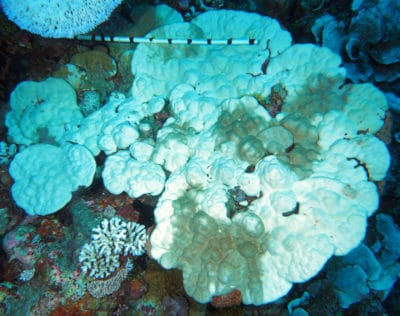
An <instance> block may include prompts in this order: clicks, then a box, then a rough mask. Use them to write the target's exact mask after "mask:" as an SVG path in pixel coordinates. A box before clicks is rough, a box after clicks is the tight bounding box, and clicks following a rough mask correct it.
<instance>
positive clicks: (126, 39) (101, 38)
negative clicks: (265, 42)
mask: <svg viewBox="0 0 400 316" xmlns="http://www.w3.org/2000/svg"><path fill="white" fill-rule="evenodd" d="M75 39H77V40H79V41H96V42H116V43H137V44H139V43H147V44H171V45H172V44H174V45H175V44H181V45H182V44H183V45H256V44H257V40H256V39H254V38H242V39H240V38H237V39H235V38H228V39H211V38H193V39H192V38H155V37H136V36H135V37H134V36H107V35H78V36H75Z"/></svg>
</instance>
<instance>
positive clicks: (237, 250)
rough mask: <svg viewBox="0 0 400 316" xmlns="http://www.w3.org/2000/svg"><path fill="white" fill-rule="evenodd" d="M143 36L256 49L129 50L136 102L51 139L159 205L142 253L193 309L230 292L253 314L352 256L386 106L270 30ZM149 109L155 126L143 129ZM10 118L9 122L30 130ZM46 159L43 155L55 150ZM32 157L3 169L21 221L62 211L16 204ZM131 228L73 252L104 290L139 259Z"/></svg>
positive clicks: (315, 50) (384, 157)
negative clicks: (123, 258) (335, 259)
mask: <svg viewBox="0 0 400 316" xmlns="http://www.w3.org/2000/svg"><path fill="white" fill-rule="evenodd" d="M150 35H151V36H154V37H160V38H173V37H178V38H207V37H209V36H211V35H212V37H215V38H231V37H233V38H248V37H254V38H256V39H257V40H258V41H257V44H255V45H249V46H240V47H236V46H229V45H228V46H211V45H210V46H196V47H194V46H180V47H172V46H168V45H167V46H165V45H161V46H157V45H146V44H140V45H138V46H137V48H135V51H134V53H133V59H132V72H133V74H134V77H135V79H134V81H133V85H132V91H131V92H132V95H131V96H130V97H129V98H125V97H124V96H121V94H118V93H115V94H113V95H112V96H111V97H110V100H109V102H108V103H107V104H105V105H104V106H103V107H102V108H100V109H99V110H97V111H95V112H93V113H92V114H90V115H88V116H87V117H85V118H82V119H80V120H78V121H77V122H75V123H73V122H71V124H70V125H69V126H68V129H67V131H66V132H65V133H64V134H63V135H62V137H61V138H58V137H57V146H60V147H61V148H64V147H65V146H67V145H66V144H68V146H73V147H74V148H75V147H76V146H81V147H82V148H83V147H84V148H86V149H85V150H87V151H90V153H91V154H92V155H93V156H95V155H98V154H99V153H100V152H101V151H103V152H104V153H105V154H106V155H107V158H106V162H105V166H104V169H103V174H102V175H103V180H104V184H105V187H106V188H107V189H108V190H109V191H110V192H111V193H113V194H120V193H122V192H126V193H128V194H129V195H130V196H131V197H138V196H140V195H142V194H151V195H160V194H161V195H160V197H159V200H158V204H157V206H156V209H155V220H156V224H157V225H156V228H155V230H154V232H153V233H152V235H151V238H150V241H151V256H152V257H153V258H154V259H156V260H157V261H158V262H159V263H160V264H161V265H162V266H163V267H165V268H167V269H169V268H179V269H181V270H182V271H183V279H184V286H185V289H186V291H187V293H188V294H189V295H191V296H192V297H193V298H195V299H196V300H198V301H200V302H209V301H210V300H211V299H212V297H213V296H218V295H222V294H227V293H229V292H231V291H232V290H233V289H236V290H239V291H240V293H241V294H242V299H243V302H244V303H245V304H257V305H258V304H263V303H267V302H271V301H274V300H276V299H278V298H279V297H281V296H283V295H285V294H286V293H287V292H288V291H289V290H290V288H291V286H292V284H293V283H295V282H304V281H306V280H308V279H310V278H311V277H313V276H314V275H316V274H317V273H318V272H319V271H320V269H321V268H322V267H323V265H324V264H325V263H326V261H327V260H328V259H329V258H330V257H331V256H332V255H344V254H346V253H348V252H349V251H350V250H351V249H353V248H354V247H356V246H357V245H358V244H359V243H360V241H361V240H362V239H363V237H364V234H365V230H366V223H367V218H368V217H369V216H370V215H372V214H373V212H374V211H375V210H376V209H377V207H378V201H379V195H378V192H377V188H376V185H375V184H374V183H373V181H379V180H382V179H383V178H384V177H385V174H386V172H387V169H388V166H389V162H390V156H389V153H388V150H387V148H386V146H385V144H384V143H383V142H382V141H380V140H379V139H378V138H377V137H375V135H374V134H375V133H376V132H377V131H379V129H380V128H381V127H382V126H383V124H384V119H385V111H386V110H387V103H386V100H385V97H384V95H383V94H382V93H381V92H380V91H379V90H378V89H376V88H375V87H374V86H373V85H371V84H359V85H358V84H345V78H346V74H345V70H344V68H343V67H342V66H341V59H340V57H339V56H337V55H336V54H334V53H333V52H332V51H330V50H329V49H327V48H321V47H317V46H315V45H311V44H304V45H300V44H297V45H292V39H291V36H290V34H289V33H288V32H287V31H285V30H283V29H282V28H281V27H280V25H279V23H278V22H277V21H275V20H273V19H271V18H268V17H262V16H260V15H258V14H254V13H244V12H238V11H236V12H234V11H228V10H218V11H210V12H207V13H204V14H202V15H200V16H198V17H196V18H194V19H193V20H192V21H191V23H174V24H170V25H166V26H163V27H161V28H158V29H156V30H154V31H152V32H151V34H150ZM14 99H15V100H16V99H17V98H14ZM46 100H47V99H46ZM48 100H49V101H48V102H53V101H52V100H53V99H52V98H50V97H49V99H48ZM54 106H55V107H56V106H57V105H56V104H55V105H54ZM11 108H12V111H17V110H18V109H20V108H21V107H18V106H17V105H16V104H11ZM51 108H52V110H53V111H55V108H53V107H51ZM74 109H75V107H73V108H68V109H65V111H70V112H71V113H73V111H75V110H74ZM161 111H165V112H167V113H168V114H169V117H168V118H167V120H166V121H165V122H163V125H162V126H161V127H159V128H158V129H157V130H156V129H155V128H154V127H151V126H150V127H149V124H148V122H149V121H150V119H149V118H153V116H154V115H155V114H157V113H159V112H161ZM20 112H21V111H20ZM10 116H12V115H10ZM13 116H15V114H14V115H13ZM20 116H21V117H19V116H18V118H20V119H19V120H14V121H12V120H9V122H10V124H11V123H12V124H16V125H20V124H21V122H23V121H25V120H26V119H25V118H24V117H23V114H21V115H20ZM40 123H41V121H40ZM9 127H10V126H9ZM17 127H20V126H17ZM17 127H14V128H12V129H10V130H12V131H21V128H17ZM44 127H45V126H43V125H40V126H37V130H39V129H40V130H43V128H44ZM56 130H57V131H58V129H56ZM155 134H156V135H155ZM35 135H36V134H35ZM10 136H11V137H12V136H13V135H10ZM57 136H58V134H57ZM71 143H72V144H74V145H72V144H71ZM77 144H79V145H77ZM34 146H40V145H32V146H31V147H28V148H27V149H25V151H27V150H29V148H32V147H34ZM81 147H80V152H81V151H82V148H81ZM36 148H37V147H36ZM44 149H46V150H47V151H46V152H44V153H43V154H44V155H45V156H46V155H50V154H51V153H52V151H54V149H53V148H44ZM67 153H68V152H67ZM86 154H87V153H86ZM28 156H29V155H28V154H26V155H24V151H23V152H22V153H19V154H17V155H16V158H15V159H14V161H15V162H12V163H11V167H10V171H13V172H11V175H12V176H13V177H14V178H15V179H16V184H14V186H15V189H14V190H13V192H12V193H13V197H14V199H15V200H16V202H17V204H20V205H22V206H25V207H24V208H26V209H27V210H30V211H31V213H33V214H37V215H43V214H49V213H52V212H55V211H57V210H58V207H62V206H63V205H65V203H66V201H65V199H62V200H61V201H59V200H58V196H57V195H53V196H51V197H49V196H46V195H44V192H45V190H43V189H42V190H39V189H36V190H35V195H34V196H35V197H36V199H38V200H40V201H43V200H44V201H46V199H52V200H51V201H50V202H51V203H48V204H49V205H50V206H52V208H51V209H50V210H46V209H37V208H34V207H33V206H30V205H25V204H23V202H24V203H25V199H24V194H25V191H24V190H23V188H24V187H25V185H26V183H25V182H24V181H23V180H21V179H19V178H18V177H16V176H15V175H18V173H17V172H16V171H18V170H19V168H17V167H19V166H22V165H23V166H24V172H25V174H28V175H30V176H31V177H32V179H34V178H35V177H38V174H39V173H40V174H41V173H42V172H43V170H42V169H45V166H42V164H36V165H35V164H34V162H33V161H32V159H30V160H29V159H28V158H27V157H28ZM68 157H70V156H68ZM77 157H79V156H77ZM378 157H379V158H378ZM72 158H73V157H72ZM38 159H39V158H38ZM49 159H50V158H49ZM89 163H92V162H88V164H89ZM37 166H40V167H41V170H40V172H39V171H38V170H37ZM70 168H75V169H74V170H78V171H79V170H80V169H79V168H80V165H78V166H75V164H72V163H71V167H70ZM59 169H60V170H62V169H61V168H59ZM57 170H58V169H57ZM51 174H52V175H53V173H51ZM92 177H93V174H92V173H90V174H87V175H86V176H85V177H84V178H83V179H80V181H81V182H82V183H83V184H85V185H86V184H87V183H88V182H90V181H91V179H92ZM39 183H42V182H39ZM54 186H56V185H54ZM35 188H36V187H35ZM68 189H69V190H70V186H68ZM32 196H33V195H32ZM53 200H54V201H53ZM30 202H31V203H32V204H33V203H35V202H36V201H35V200H34V199H31V200H30ZM44 205H46V204H44ZM31 208H32V209H31ZM135 227H136V228H137V226H135ZM135 227H130V226H128V225H127V224H125V223H123V222H122V221H121V220H119V219H112V220H110V221H108V220H105V221H104V222H103V223H102V224H101V226H100V227H98V228H96V229H95V230H94V234H93V241H92V242H91V243H89V244H87V245H85V246H84V247H83V249H82V252H81V256H80V261H81V264H82V267H83V270H84V271H90V272H89V273H90V275H91V276H94V277H100V278H102V277H106V276H108V275H110V273H112V272H113V271H115V269H116V268H117V267H118V264H119V261H118V256H120V255H124V254H125V253H130V254H137V253H141V252H142V250H143V249H144V248H142V247H143V243H144V241H145V238H144V235H143V234H144V233H143V232H142V230H140V229H139V231H136V230H135V229H136V228H135ZM131 231H133V233H134V234H138V236H140V237H138V239H136V237H135V238H133V239H134V242H133V243H132V242H129V243H128V244H129V245H133V244H135V242H138V245H139V247H137V248H131V246H129V247H128V246H127V239H129V238H130V236H132V235H130V234H132V233H131ZM135 236H136V235H135Z"/></svg>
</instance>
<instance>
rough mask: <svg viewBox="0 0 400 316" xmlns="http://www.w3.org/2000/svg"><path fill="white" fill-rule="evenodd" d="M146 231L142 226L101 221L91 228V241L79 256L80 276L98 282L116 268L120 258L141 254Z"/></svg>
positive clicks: (114, 219) (114, 218) (124, 222)
mask: <svg viewBox="0 0 400 316" xmlns="http://www.w3.org/2000/svg"><path fill="white" fill-rule="evenodd" d="M146 240H147V235H146V230H145V227H144V226H143V225H140V224H137V223H133V222H127V221H123V220H121V219H120V218H118V217H113V218H111V219H110V220H108V219H104V220H103V221H102V222H101V223H100V225H99V226H97V227H96V228H94V229H93V234H92V241H91V242H90V243H87V244H85V245H84V246H83V247H82V249H81V252H80V254H79V262H80V263H81V270H82V272H83V273H88V274H89V276H90V277H94V278H96V279H102V278H106V277H108V276H110V275H111V274H112V273H113V272H114V271H115V270H116V269H118V268H119V267H120V256H121V255H122V256H129V255H133V256H140V255H142V254H143V253H144V252H145V246H146Z"/></svg>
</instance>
